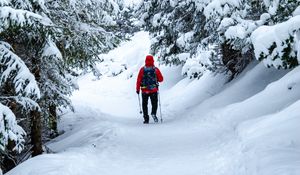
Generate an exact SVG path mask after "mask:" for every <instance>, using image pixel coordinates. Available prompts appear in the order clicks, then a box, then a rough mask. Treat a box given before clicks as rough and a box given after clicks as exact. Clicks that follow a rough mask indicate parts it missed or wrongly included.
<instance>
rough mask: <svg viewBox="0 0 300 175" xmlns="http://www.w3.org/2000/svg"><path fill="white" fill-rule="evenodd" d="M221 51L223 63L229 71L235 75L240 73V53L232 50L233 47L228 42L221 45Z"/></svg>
mask: <svg viewBox="0 0 300 175" xmlns="http://www.w3.org/2000/svg"><path fill="white" fill-rule="evenodd" d="M221 51H222V61H223V63H224V65H225V66H226V67H227V69H228V70H230V71H231V73H232V74H233V75H235V74H236V73H238V71H237V67H236V65H237V63H238V59H241V53H240V51H237V50H234V49H232V47H231V45H230V44H228V43H226V42H225V43H222V44H221Z"/></svg>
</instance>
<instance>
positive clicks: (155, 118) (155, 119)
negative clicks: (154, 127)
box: [152, 114, 158, 123]
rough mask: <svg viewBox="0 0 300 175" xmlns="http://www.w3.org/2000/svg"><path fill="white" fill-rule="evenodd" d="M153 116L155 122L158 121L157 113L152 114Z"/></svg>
mask: <svg viewBox="0 0 300 175" xmlns="http://www.w3.org/2000/svg"><path fill="white" fill-rule="evenodd" d="M152 118H153V120H154V122H155V123H157V122H158V118H157V117H156V115H154V114H152Z"/></svg>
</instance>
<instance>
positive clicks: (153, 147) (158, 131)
mask: <svg viewBox="0 0 300 175" xmlns="http://www.w3.org/2000/svg"><path fill="white" fill-rule="evenodd" d="M120 82H122V81H121V80H120V79H119V80H116V79H113V78H107V79H106V80H102V82H101V83H104V84H106V85H105V86H101V83H100V82H94V85H93V86H91V82H89V83H88V82H82V84H81V88H82V90H81V91H82V92H85V94H84V96H85V97H89V96H90V98H86V99H91V98H92V96H93V98H92V99H94V100H85V101H84V102H83V101H82V95H83V94H78V95H79V96H78V98H76V94H75V97H74V101H80V102H79V103H82V102H83V103H84V104H88V105H89V106H90V107H94V108H99V109H94V110H95V111H99V110H100V109H105V110H106V111H105V112H106V113H108V114H110V115H109V116H107V115H106V114H102V117H104V118H105V119H104V120H106V124H107V125H111V127H112V128H113V129H112V132H111V133H110V136H109V137H110V138H109V139H108V141H106V140H101V139H100V140H99V141H98V142H96V143H92V144H93V145H96V147H95V148H92V150H93V151H92V153H91V154H90V155H91V156H92V157H86V158H85V159H87V160H95V162H98V163H96V164H95V163H93V164H94V165H93V167H95V168H94V171H95V172H97V173H99V174H106V175H119V174H145V175H147V174H157V175H160V174H161V175H167V174H170V175H171V174H188V175H189V174H195V175H196V174H197V175H199V174H203V175H205V174H228V175H229V174H231V175H234V174H241V171H243V166H242V161H241V160H238V159H236V158H237V157H240V156H238V155H236V154H240V151H239V150H240V145H239V142H238V141H237V140H233V139H235V138H236V137H235V136H234V131H233V130H231V129H230V128H226V127H224V126H220V125H219V124H218V123H216V122H214V121H203V122H202V123H192V122H190V121H187V122H182V121H176V120H172V119H171V118H167V119H166V120H165V122H164V123H162V124H154V123H151V124H149V125H143V124H142V121H143V120H142V118H139V117H141V116H140V115H139V114H138V109H137V99H136V98H134V97H136V95H135V94H134V91H133V92H130V90H131V89H130V88H123V89H120V88H116V89H112V88H111V87H120V86H119V85H120V84H119V83H120ZM85 84H86V85H89V86H84V85H85ZM91 87H93V88H92V89H91ZM129 87H132V86H129ZM85 88H86V89H85ZM126 91H127V92H126ZM97 94H98V95H99V96H98V95H97ZM126 94H127V95H126ZM120 96H122V98H120ZM76 99H77V100H76ZM107 103H109V104H115V107H114V108H112V107H110V108H105V106H106V105H107ZM163 107H164V105H163ZM82 115H84V114H82ZM167 115H168V114H166V116H167ZM96 121H97V120H96ZM101 123H103V120H99V123H98V124H97V123H95V121H93V126H94V125H95V126H97V125H98V126H99V127H100V126H101V125H103V124H101ZM84 127H85V128H81V130H85V131H86V132H87V133H88V132H89V131H91V132H92V133H94V131H93V130H91V128H90V126H89V125H86V126H84ZM83 137H85V136H83ZM91 137H92V136H91ZM62 142H65V140H62ZM58 143H59V142H58ZM58 143H54V144H53V145H51V146H52V147H53V149H55V147H57V144H58ZM98 143H99V144H100V146H98V145H97V144H98ZM106 144H108V145H106ZM60 145H70V144H66V143H60ZM72 145H74V144H72ZM58 151H59V150H58ZM79 151H80V150H79ZM80 152H81V151H80ZM88 152H89V151H88ZM85 171H87V172H89V173H90V171H91V170H88V169H86V170H85ZM85 171H80V172H81V173H79V174H89V173H85ZM68 173H69V174H70V175H71V174H74V171H70V172H68Z"/></svg>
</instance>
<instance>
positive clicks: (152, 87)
mask: <svg viewBox="0 0 300 175" xmlns="http://www.w3.org/2000/svg"><path fill="white" fill-rule="evenodd" d="M163 79H164V78H163V76H162V74H161V72H160V70H159V69H158V68H157V67H155V66H154V59H153V56H152V55H147V56H146V60H145V66H144V67H142V68H141V69H140V71H139V74H138V77H137V81H136V93H137V94H139V93H140V89H141V90H142V106H143V116H144V124H147V123H149V115H148V99H149V97H150V100H151V105H152V111H151V116H152V118H153V120H154V122H158V119H157V116H156V112H157V103H158V102H157V101H158V94H157V92H158V85H159V84H158V83H159V82H162V81H163Z"/></svg>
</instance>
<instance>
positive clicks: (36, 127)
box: [30, 109, 43, 156]
mask: <svg viewBox="0 0 300 175" xmlns="http://www.w3.org/2000/svg"><path fill="white" fill-rule="evenodd" d="M30 116H31V133H30V136H31V144H32V156H37V155H40V154H42V153H43V148H42V128H41V127H42V126H41V112H40V111H39V110H38V109H35V110H34V111H31V112H30Z"/></svg>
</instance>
